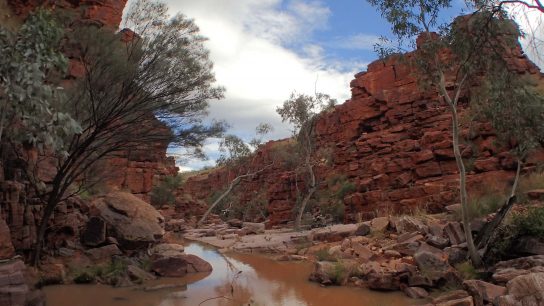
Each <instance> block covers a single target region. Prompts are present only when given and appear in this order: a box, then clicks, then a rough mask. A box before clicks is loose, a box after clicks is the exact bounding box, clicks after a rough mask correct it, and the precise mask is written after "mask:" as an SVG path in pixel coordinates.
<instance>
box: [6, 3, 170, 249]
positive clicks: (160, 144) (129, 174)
mask: <svg viewBox="0 0 544 306" xmlns="http://www.w3.org/2000/svg"><path fill="white" fill-rule="evenodd" d="M1 1H2V3H0V4H1V5H0V7H2V8H4V7H5V8H9V9H10V10H11V12H10V13H6V14H3V17H6V16H8V17H9V19H10V21H12V22H13V24H21V23H22V21H23V20H24V18H25V17H26V16H27V14H28V13H29V12H30V11H32V10H33V9H35V8H36V7H37V6H39V5H48V6H50V7H54V8H55V9H62V10H65V11H67V12H70V13H71V14H72V15H73V16H74V18H73V21H72V25H70V26H73V25H75V24H78V23H79V24H80V23H83V24H89V25H95V26H99V27H107V28H110V29H112V31H117V29H118V27H119V24H120V22H121V18H122V13H123V9H124V7H125V4H126V0H100V1H95V0H82V1H77V0H76V1H38V0H7V1H6V0H1ZM2 21H4V20H2ZM70 26H69V27H68V28H67V29H66V31H71V28H70ZM63 52H64V54H65V55H66V56H67V57H68V59H69V67H68V73H67V76H66V79H65V80H64V82H65V85H66V86H69V84H70V83H71V82H73V81H74V80H75V79H77V78H80V77H82V76H83V75H84V70H83V65H82V63H81V62H80V61H79V59H78V57H77V54H78V52H77V50H76V49H73V48H71V46H64V47H63ZM152 124H154V125H155V127H154V128H155V130H158V131H163V132H164V133H165V135H170V134H169V133H170V130H169V129H168V128H167V127H166V126H165V125H164V124H162V123H161V122H160V121H159V120H156V119H155V121H153V122H152ZM167 147H168V142H165V141H157V142H154V143H142V144H141V145H139V146H138V147H137V148H135V149H133V150H131V151H130V152H122V153H121V154H118V155H117V156H116V157H114V158H109V159H107V160H106V161H105V163H104V165H102V167H101V168H103V169H104V172H105V179H104V180H103V182H102V185H105V186H107V187H108V188H111V189H123V190H126V191H129V192H131V193H133V194H135V195H136V196H138V197H140V198H142V199H144V200H149V197H150V196H149V193H150V192H151V190H152V187H153V184H154V183H155V182H157V181H158V180H160V179H161V178H162V177H164V176H171V175H176V174H177V172H178V168H177V167H176V165H175V160H174V158H173V157H168V156H167V155H166V150H167ZM29 154H33V155H34V158H35V159H39V160H43V161H42V162H40V163H39V166H38V173H39V176H40V178H41V179H43V180H44V181H45V182H47V181H48V180H50V179H51V178H52V176H53V175H54V174H55V171H56V169H55V167H54V164H53V163H52V162H51V159H48V158H47V157H45V158H44V157H43V156H42V157H39V156H38V153H37V152H34V151H32V150H31V152H30V153H29ZM15 164H17V161H16V160H15V161H12V162H11V163H8V164H2V163H1V162H0V237H2V239H1V240H2V241H0V259H3V258H10V257H11V256H12V255H13V252H14V250H17V251H18V252H24V251H28V250H30V249H31V247H32V245H33V244H34V242H35V239H36V226H37V224H38V223H39V218H40V216H41V210H42V204H41V203H40V202H39V201H38V200H37V199H35V198H33V196H32V194H33V192H32V190H30V187H29V184H28V182H25V180H24V178H22V176H21V175H20V173H18V171H17V169H16V167H14V165H15ZM88 210H89V207H88V205H87V204H86V203H85V201H82V200H81V199H78V198H74V199H71V200H68V201H66V202H64V203H61V205H59V206H58V207H57V208H56V210H55V213H54V216H53V218H52V219H51V222H50V228H49V232H51V233H54V235H53V237H51V239H52V240H54V239H56V238H55V237H57V238H58V237H62V236H70V237H72V238H77V237H79V231H80V229H81V228H82V227H83V226H84V224H85V221H86V219H87V216H86V215H85V214H86V213H87V212H88ZM10 240H11V242H12V243H11V244H9V243H8V242H9V241H10ZM49 242H51V243H55V241H49Z"/></svg>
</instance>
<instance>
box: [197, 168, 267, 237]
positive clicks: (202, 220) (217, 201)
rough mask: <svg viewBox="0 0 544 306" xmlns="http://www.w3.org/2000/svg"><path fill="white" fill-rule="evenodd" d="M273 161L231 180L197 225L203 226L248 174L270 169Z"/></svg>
mask: <svg viewBox="0 0 544 306" xmlns="http://www.w3.org/2000/svg"><path fill="white" fill-rule="evenodd" d="M272 165H273V163H271V164H269V165H267V166H265V167H263V168H262V169H260V170H258V171H255V172H251V173H247V174H243V175H239V176H237V177H236V178H235V179H234V180H232V181H231V182H230V185H229V188H227V190H226V191H225V192H223V193H222V194H221V195H220V196H219V198H217V200H215V201H214V202H213V203H212V205H210V207H209V208H208V210H206V212H205V213H204V215H202V218H200V220H198V223H197V224H196V227H197V228H199V227H201V226H202V224H203V223H204V221H206V218H208V215H209V214H210V213H211V212H212V210H213V209H214V208H215V207H216V206H217V205H218V204H219V203H221V201H223V199H224V198H225V197H226V196H227V195H229V193H231V192H232V190H233V189H234V187H236V185H238V183H240V182H241V181H242V179H243V178H246V177H248V176H253V175H256V174H258V173H260V172H263V171H264V170H266V169H268V167H270V166H272Z"/></svg>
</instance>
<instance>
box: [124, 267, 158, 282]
mask: <svg viewBox="0 0 544 306" xmlns="http://www.w3.org/2000/svg"><path fill="white" fill-rule="evenodd" d="M127 274H128V276H129V277H130V280H131V281H147V280H152V279H156V277H155V275H153V274H151V273H149V272H147V271H144V270H142V269H141V268H139V267H138V266H136V265H128V266H127Z"/></svg>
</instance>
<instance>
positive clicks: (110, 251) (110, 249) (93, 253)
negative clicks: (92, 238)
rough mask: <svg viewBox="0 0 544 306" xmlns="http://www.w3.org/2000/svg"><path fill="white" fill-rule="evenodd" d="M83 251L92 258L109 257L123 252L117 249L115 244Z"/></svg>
mask: <svg viewBox="0 0 544 306" xmlns="http://www.w3.org/2000/svg"><path fill="white" fill-rule="evenodd" d="M85 253H87V255H89V257H90V258H91V259H94V260H102V259H109V258H111V257H112V256H114V255H121V254H123V252H121V250H119V248H118V247H117V245H115V244H108V245H105V246H103V247H99V248H94V249H90V250H87V251H85Z"/></svg>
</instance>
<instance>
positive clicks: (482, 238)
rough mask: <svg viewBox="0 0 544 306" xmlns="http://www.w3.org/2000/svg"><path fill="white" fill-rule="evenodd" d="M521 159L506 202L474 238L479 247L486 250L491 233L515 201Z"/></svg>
mask: <svg viewBox="0 0 544 306" xmlns="http://www.w3.org/2000/svg"><path fill="white" fill-rule="evenodd" d="M521 164H522V162H521V160H519V159H518V166H517V169H516V176H515V178H514V183H513V184H512V190H511V191H510V196H509V197H508V199H506V202H505V203H504V205H503V206H502V207H501V208H500V209H499V211H498V212H497V213H496V214H495V217H493V220H491V221H490V222H488V223H487V224H486V225H485V226H484V228H483V229H482V231H481V232H480V234H479V235H478V237H477V238H476V245H477V246H478V248H480V249H484V250H486V251H487V247H488V245H489V241H490V239H491V237H492V236H493V233H494V232H495V230H496V229H497V227H498V226H499V225H500V224H501V223H502V221H503V220H504V218H505V217H506V215H507V214H508V212H509V211H510V209H511V208H512V207H513V206H514V204H515V203H516V191H517V187H518V182H519V177H520V173H521Z"/></svg>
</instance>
